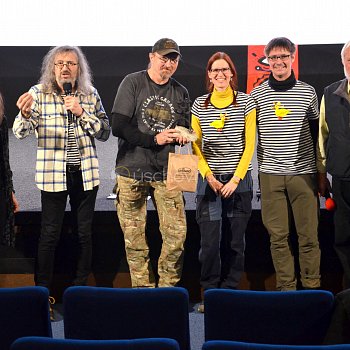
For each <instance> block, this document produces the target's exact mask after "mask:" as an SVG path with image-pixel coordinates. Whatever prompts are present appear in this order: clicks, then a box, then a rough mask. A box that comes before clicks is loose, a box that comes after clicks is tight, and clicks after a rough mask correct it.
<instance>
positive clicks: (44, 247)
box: [13, 46, 110, 288]
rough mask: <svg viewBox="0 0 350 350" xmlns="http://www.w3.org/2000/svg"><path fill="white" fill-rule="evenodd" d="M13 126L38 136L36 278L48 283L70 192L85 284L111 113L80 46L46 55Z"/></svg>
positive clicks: (78, 276) (80, 280)
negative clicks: (100, 155)
mask: <svg viewBox="0 0 350 350" xmlns="http://www.w3.org/2000/svg"><path fill="white" fill-rule="evenodd" d="M17 107H18V108H19V110H20V112H19V114H18V115H17V117H16V119H15V122H14V124H13V132H14V134H15V136H16V137H17V138H18V139H23V138H25V137H27V136H29V135H31V134H33V133H34V132H35V134H36V136H37V140H38V149H37V162H36V176H35V178H36V184H37V187H38V188H39V189H40V190H41V205H42V216H41V235H40V240H39V247H38V257H37V266H36V271H35V283H36V285H38V286H44V287H47V288H49V287H50V283H51V279H52V274H53V266H54V256H55V248H56V246H57V243H58V240H59V237H60V234H61V228H62V222H63V218H64V213H65V208H66V202H67V197H68V196H69V198H70V205H71V210H72V218H73V220H74V225H76V227H77V233H78V239H79V257H78V262H77V268H76V273H75V278H74V280H73V285H85V284H86V283H87V279H88V275H89V273H90V268H91V256H92V244H91V226H92V218H93V213H94V207H95V201H96V194H97V190H98V185H99V182H100V181H99V170H98V168H99V166H98V159H97V153H96V147H95V142H94V139H98V140H100V141H106V140H107V139H108V137H109V134H110V126H109V122H108V117H107V116H106V113H105V110H104V108H103V105H102V102H101V98H100V96H99V94H98V92H97V90H96V89H95V88H94V87H93V86H92V78H91V72H90V68H89V64H88V62H87V60H86V57H85V56H84V54H83V52H82V51H81V49H80V48H78V47H75V46H58V47H54V48H52V49H51V50H50V51H49V52H48V53H47V54H46V56H45V57H44V60H43V65H42V69H41V78H40V80H39V84H38V85H35V86H33V87H31V88H30V90H29V92H26V93H25V94H23V95H21V96H20V97H19V99H18V101H17Z"/></svg>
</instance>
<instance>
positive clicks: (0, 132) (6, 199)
mask: <svg viewBox="0 0 350 350" xmlns="http://www.w3.org/2000/svg"><path fill="white" fill-rule="evenodd" d="M8 132H9V129H8V124H7V118H6V116H5V106H4V99H3V97H2V94H1V93H0V198H1V199H0V244H2V245H6V246H10V247H11V246H12V247H13V246H14V244H15V232H14V213H16V212H18V211H19V203H18V201H17V199H16V196H15V193H14V190H13V181H12V171H11V166H10V159H9V136H8Z"/></svg>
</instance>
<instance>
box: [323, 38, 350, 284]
mask: <svg viewBox="0 0 350 350" xmlns="http://www.w3.org/2000/svg"><path fill="white" fill-rule="evenodd" d="M341 60H342V63H343V66H344V73H345V79H343V80H340V81H337V82H335V83H333V84H331V85H329V86H327V87H326V88H325V90H324V95H323V98H322V101H321V107H320V127H319V140H318V147H317V170H318V185H319V192H320V194H321V196H326V195H327V192H331V191H332V192H333V198H334V200H335V202H336V206H337V207H336V210H335V212H334V229H335V242H334V248H335V250H336V252H337V254H338V257H339V259H340V261H341V264H342V266H343V269H344V288H350V147H349V144H350V119H349V116H350V41H349V42H347V43H346V44H345V45H344V46H343V48H342V50H341ZM327 173H329V174H330V175H332V188H331V185H330V183H329V181H328V179H327Z"/></svg>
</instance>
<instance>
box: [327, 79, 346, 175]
mask: <svg viewBox="0 0 350 350" xmlns="http://www.w3.org/2000/svg"><path fill="white" fill-rule="evenodd" d="M347 84H348V82H347V79H343V80H341V81H337V82H335V83H333V84H331V85H329V86H327V87H326V88H325V90H324V99H325V111H326V123H327V125H328V129H329V137H328V141H327V147H326V155H327V162H326V164H327V172H328V173H330V174H331V175H332V176H334V177H337V178H340V179H342V178H343V179H345V178H348V180H350V100H349V95H348V93H347Z"/></svg>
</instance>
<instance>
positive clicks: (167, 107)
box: [112, 38, 191, 287]
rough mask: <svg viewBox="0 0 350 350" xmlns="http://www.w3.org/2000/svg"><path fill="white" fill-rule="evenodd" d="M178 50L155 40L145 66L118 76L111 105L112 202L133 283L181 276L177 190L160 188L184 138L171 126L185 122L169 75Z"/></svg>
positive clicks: (171, 281) (164, 282) (182, 97)
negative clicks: (152, 221) (157, 238)
mask: <svg viewBox="0 0 350 350" xmlns="http://www.w3.org/2000/svg"><path fill="white" fill-rule="evenodd" d="M180 56H181V54H180V49H179V46H178V45H177V43H176V42H175V41H174V40H172V39H168V38H162V39H160V40H158V41H157V42H156V43H155V44H154V46H153V47H152V51H151V52H150V53H149V65H148V69H147V70H144V71H140V72H135V73H131V74H129V75H127V76H126V77H125V78H124V80H123V81H122V82H121V84H120V86H119V88H118V91H117V95H116V98H115V101H114V105H113V109H112V132H113V135H114V136H117V137H119V143H118V155H117V160H116V173H117V180H116V181H117V184H116V185H117V186H116V189H117V200H116V208H117V213H118V218H119V222H120V226H121V228H122V230H123V233H124V240H125V250H126V256H127V260H128V263H129V270H130V275H131V283H132V286H133V287H155V286H157V285H158V286H159V287H171V286H175V285H176V284H177V282H178V281H179V280H180V278H181V272H182V262H183V250H184V242H185V238H186V231H187V228H186V215H185V209H184V202H183V195H182V192H181V191H169V190H167V188H166V173H167V165H168V156H169V153H170V152H174V151H175V144H176V143H181V144H184V143H187V142H188V141H189V140H187V139H186V138H185V137H183V136H181V135H180V134H179V132H178V131H177V130H176V129H175V127H176V126H177V125H181V126H186V127H189V126H190V125H191V122H190V116H191V113H190V102H189V101H190V100H189V96H188V92H187V89H186V88H185V87H184V86H182V85H181V84H180V83H178V82H177V81H176V80H175V79H174V78H172V75H173V74H174V73H175V71H176V69H177V67H178V65H179V59H180ZM148 196H151V197H152V200H153V202H154V204H155V207H156V209H157V211H158V216H159V223H160V232H161V235H162V241H163V244H162V249H161V254H160V257H159V261H158V271H152V267H151V263H150V258H149V247H148V244H147V239H146V236H145V226H146V215H147V197H148ZM157 275H158V276H159V280H158V281H157Z"/></svg>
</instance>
